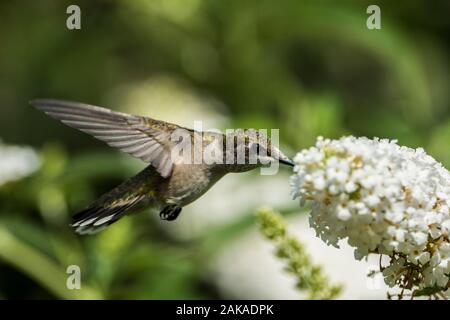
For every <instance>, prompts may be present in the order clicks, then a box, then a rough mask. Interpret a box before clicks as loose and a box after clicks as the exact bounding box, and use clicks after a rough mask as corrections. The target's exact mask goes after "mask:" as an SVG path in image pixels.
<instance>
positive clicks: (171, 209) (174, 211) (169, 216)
mask: <svg viewBox="0 0 450 320" xmlns="http://www.w3.org/2000/svg"><path fill="white" fill-rule="evenodd" d="M181 209H182V208H181V207H178V206H176V205H169V206H167V207H164V209H163V210H162V211H161V212H160V213H159V217H160V218H161V219H162V220H166V221H173V220H175V219H176V218H178V215H179V214H180V212H181Z"/></svg>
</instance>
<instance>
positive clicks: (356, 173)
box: [291, 136, 450, 291]
mask: <svg viewBox="0 0 450 320" xmlns="http://www.w3.org/2000/svg"><path fill="white" fill-rule="evenodd" d="M294 162H295V163H296V166H295V168H294V172H295V174H294V175H293V176H292V177H291V187H292V193H293V195H294V197H295V198H296V197H298V198H300V200H301V201H302V202H304V201H305V200H312V211H311V215H310V225H311V226H312V227H313V228H314V229H315V230H316V233H317V235H318V236H319V237H320V238H321V239H322V240H323V241H325V242H326V243H327V244H330V245H333V246H335V247H338V242H339V241H340V240H341V239H347V241H348V243H349V244H350V245H351V246H353V247H354V248H355V258H356V259H358V260H360V259H362V258H364V257H366V256H367V255H368V254H370V253H378V254H386V255H388V256H390V258H391V260H390V264H389V265H388V266H387V267H384V268H382V271H383V276H384V278H385V281H386V283H387V284H388V285H389V286H391V287H393V286H394V285H399V286H400V287H401V288H404V289H412V290H421V289H425V288H435V289H437V291H439V290H445V289H446V288H448V287H449V279H450V278H449V276H450V240H449V232H450V209H449V208H450V173H449V171H447V170H446V169H445V168H444V167H443V166H442V165H441V164H440V163H438V162H437V161H436V160H435V159H433V158H432V157H431V156H429V155H427V154H426V153H425V152H424V150H423V149H421V148H418V149H411V148H407V147H403V146H399V145H398V144H397V143H396V141H394V140H386V139H377V138H376V139H373V140H371V139H368V138H355V137H351V136H349V137H343V138H341V139H339V140H329V139H324V138H322V137H319V138H318V140H317V143H316V145H315V146H314V147H311V148H309V149H306V150H303V151H301V152H299V153H298V154H297V155H296V157H295V159H294Z"/></svg>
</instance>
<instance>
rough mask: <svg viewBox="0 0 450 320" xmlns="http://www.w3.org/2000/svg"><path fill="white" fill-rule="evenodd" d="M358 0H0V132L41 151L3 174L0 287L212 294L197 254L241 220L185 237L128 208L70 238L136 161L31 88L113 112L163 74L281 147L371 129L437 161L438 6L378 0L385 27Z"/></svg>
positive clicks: (443, 95)
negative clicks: (71, 279) (76, 9)
mask: <svg viewBox="0 0 450 320" xmlns="http://www.w3.org/2000/svg"><path fill="white" fill-rule="evenodd" d="M69 4H78V5H79V6H80V8H81V11H82V29H81V30H79V31H69V30H67V28H66V26H65V24H66V18H67V14H66V8H67V6H68V5H69ZM369 4H373V3H372V1H366V0H362V1H356V0H355V1H350V0H346V1H331V0H330V1H317V0H315V1H313V0H303V1H299V0H283V1H269V0H258V1H257V0H251V1H237V0H230V1H219V0H193V1H182V0H154V1H145V0H138V1H113V0H109V1H108V0H104V1H89V0H84V1H76V0H73V1H52V0H40V1H23V2H17V1H15V2H13V1H2V2H0V21H2V26H3V28H1V29H0V39H2V44H1V48H0V84H1V85H0V101H1V105H0V138H1V139H2V140H3V141H5V142H7V143H11V144H20V145H22V144H26V145H32V146H34V147H36V148H37V149H38V150H39V151H40V153H41V155H42V157H43V165H42V167H41V169H40V170H39V171H38V172H36V173H35V174H34V175H32V176H31V177H28V178H26V179H23V180H20V181H16V182H11V183H8V184H6V185H2V186H0V298H121V299H122V298H137V299H141V298H156V299H161V298H214V297H218V293H217V291H216V288H215V287H214V283H213V282H212V281H211V279H208V278H206V277H205V275H204V274H205V269H206V268H207V262H208V260H209V259H210V257H211V255H212V254H213V253H214V252H215V251H216V248H217V247H218V246H220V245H221V244H224V243H226V241H227V239H229V238H231V237H233V235H234V234H236V233H238V232H240V231H241V230H245V229H246V228H247V226H249V225H252V224H253V223H254V221H253V220H252V221H250V220H249V219H248V218H246V219H247V220H243V221H238V222H236V224H231V225H227V226H224V227H223V228H220V230H213V231H211V232H210V233H209V234H208V236H207V238H206V240H205V239H203V241H199V242H194V243H191V242H177V241H175V240H173V239H171V238H170V237H168V236H167V234H165V233H164V232H162V231H161V229H159V228H158V227H156V226H154V225H152V223H149V221H148V217H146V216H145V215H137V216H135V217H133V219H124V220H123V221H121V222H120V223H119V224H117V225H114V226H113V227H111V229H110V230H108V231H107V232H104V233H101V234H99V235H98V236H95V237H86V238H80V237H77V236H75V235H74V234H73V233H72V231H71V230H70V228H69V227H68V222H69V221H70V215H71V214H72V213H74V212H76V210H79V209H81V208H82V207H84V206H85V205H86V204H88V203H89V202H90V201H92V200H94V199H95V198H96V197H98V196H99V195H100V194H101V193H103V192H105V191H107V190H108V189H110V188H112V187H113V186H115V185H116V184H118V183H119V182H120V181H122V180H123V179H124V178H126V177H129V176H131V175H133V174H134V173H136V172H137V171H138V170H139V167H138V165H137V164H136V163H135V162H132V161H130V160H129V159H128V158H126V157H122V156H120V155H118V154H117V153H115V152H114V151H110V152H108V151H101V152H100V151H98V150H99V149H98V148H99V147H98V146H99V143H98V142H95V141H94V140H93V139H89V138H85V137H81V134H80V133H78V132H75V130H70V129H68V128H66V127H64V126H62V125H59V124H56V123H55V122H54V120H52V119H50V118H46V117H44V116H43V115H42V114H40V113H38V112H37V111H35V110H33V109H31V108H30V107H29V106H28V105H27V101H28V100H30V99H33V98H37V97H51V98H63V99H68V100H76V101H83V102H88V103H92V104H97V105H103V106H108V107H110V108H113V109H116V110H121V109H122V110H123V108H124V106H122V105H120V100H116V99H115V98H114V97H115V96H114V94H112V92H117V90H119V89H120V88H123V87H124V86H133V85H134V84H139V83H142V82H144V81H146V80H148V79H150V78H152V77H154V76H157V75H166V76H168V77H171V78H173V79H177V80H179V81H182V82H184V83H187V84H188V85H189V86H190V87H191V88H194V90H195V91H196V92H206V93H207V94H208V95H209V96H212V97H214V98H215V99H217V100H218V101H220V102H221V103H223V105H225V106H226V109H227V113H228V114H229V115H230V117H231V119H230V120H231V125H232V126H233V127H256V128H280V138H281V143H282V145H283V146H284V147H285V148H287V149H288V150H290V151H291V153H294V152H295V151H296V150H299V149H300V148H302V147H306V146H309V145H311V144H312V143H313V142H314V140H315V138H316V136H318V135H323V136H327V137H338V136H341V135H343V134H354V135H358V136H359V135H367V136H371V137H372V136H379V137H386V138H392V139H398V140H399V143H400V144H404V145H408V146H411V147H417V146H422V147H424V148H425V149H426V150H427V152H429V153H430V154H432V155H433V156H435V157H436V158H437V159H438V160H439V161H441V162H443V163H444V165H446V166H447V167H450V148H448V141H450V108H449V99H450V96H449V91H448V83H449V51H450V46H449V42H448V39H449V35H450V22H449V21H450V20H449V19H448V13H449V12H450V10H449V9H450V2H448V1H445V0H442V1H432V2H430V1H419V0H412V1H408V2H400V1H399V2H394V1H377V4H378V5H379V6H380V7H381V12H382V29H381V30H373V31H371V30H368V29H367V28H366V24H365V23H366V19H367V14H366V8H367V6H368V5H369ZM154 108H155V109H158V106H155V107H154ZM123 111H129V110H123ZM148 115H150V116H151V115H152V110H148ZM101 150H107V149H106V148H102V149H101ZM0 157H1V154H0ZM0 174H1V172H0ZM200 243H202V244H204V245H200ZM69 264H79V265H80V264H81V267H82V270H85V271H84V272H85V273H86V276H85V277H87V278H83V279H84V280H83V289H82V290H80V291H73V292H72V291H67V290H63V289H61V285H62V284H61V283H65V278H66V274H65V267H64V266H67V265H69Z"/></svg>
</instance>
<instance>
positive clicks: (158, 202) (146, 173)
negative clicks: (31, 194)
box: [30, 100, 292, 234]
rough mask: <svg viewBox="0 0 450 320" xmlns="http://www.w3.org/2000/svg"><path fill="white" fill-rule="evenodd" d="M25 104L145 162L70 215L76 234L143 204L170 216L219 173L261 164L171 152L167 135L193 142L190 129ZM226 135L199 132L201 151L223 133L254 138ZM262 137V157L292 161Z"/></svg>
mask: <svg viewBox="0 0 450 320" xmlns="http://www.w3.org/2000/svg"><path fill="white" fill-rule="evenodd" d="M30 103H31V104H32V105H33V106H34V107H36V108H37V109H39V110H41V111H44V112H45V113H47V114H48V115H50V116H51V117H53V118H56V119H58V120H60V121H61V122H63V123H64V124H66V125H68V126H70V127H73V128H76V129H78V130H81V131H83V132H86V133H88V134H90V135H92V136H94V137H96V138H97V139H99V140H102V141H104V142H106V143H107V144H109V145H110V146H112V147H116V148H118V149H119V150H121V151H122V152H125V153H128V154H130V155H132V156H134V157H136V158H138V159H141V160H142V161H144V162H147V163H149V166H148V167H147V168H145V169H144V170H143V171H141V172H140V173H139V174H137V175H136V176H134V177H132V178H130V179H128V180H126V181H125V182H123V183H122V184H121V185H119V186H118V187H116V188H115V189H113V190H111V191H110V192H108V193H106V194H105V195H103V196H102V197H100V198H99V199H98V200H97V201H95V202H94V203H93V204H91V205H90V206H89V207H88V208H86V209H85V210H83V211H81V212H79V213H78V214H76V215H75V216H74V217H73V223H72V226H73V227H74V228H75V231H76V232H78V233H80V234H91V233H95V232H98V231H100V230H102V229H104V228H105V227H107V226H108V225H110V224H112V223H114V222H115V221H117V220H119V219H120V218H122V217H123V216H125V215H127V214H129V213H132V212H136V211H139V210H141V209H145V208H148V207H152V208H157V209H159V210H160V211H161V213H160V215H161V218H162V219H165V220H174V219H175V218H176V217H177V216H178V214H179V213H180V211H181V209H182V207H184V206H186V205H187V204H189V203H191V202H192V201H195V200H196V199H198V198H199V197H200V196H201V195H203V194H204V193H205V192H206V191H207V190H208V189H209V188H211V186H213V185H214V183H216V182H217V181H218V180H219V179H220V178H222V177H223V176H224V175H225V174H227V173H229V172H243V171H248V170H251V169H254V168H257V167H259V166H261V163H254V164H248V163H246V164H217V163H214V164H206V163H205V162H202V163H199V164H195V163H196V162H194V161H182V160H183V159H181V158H180V157H177V156H174V153H173V152H172V151H173V149H174V148H175V146H176V144H177V143H176V141H174V139H173V135H174V134H175V133H176V134H181V135H183V136H186V137H188V140H190V141H191V142H193V141H194V140H195V139H196V132H195V131H193V130H191V129H187V128H183V127H180V126H178V125H175V124H171V123H167V122H164V121H158V120H154V119H151V118H148V117H142V116H134V115H129V114H125V113H121V112H114V111H111V110H108V109H105V108H101V107H97V106H92V105H87V104H83V103H76V102H68V101H60V100H34V101H31V102H30ZM230 135H231V136H228V137H226V136H225V135H222V134H219V133H215V132H204V133H203V134H202V135H201V139H202V140H201V142H200V145H201V146H202V149H201V150H204V149H207V148H208V146H210V147H211V146H212V147H213V148H221V147H223V146H224V145H223V143H225V141H226V140H227V139H226V138H231V140H233V139H234V140H236V139H240V138H243V139H244V141H245V147H246V148H247V149H248V148H250V146H251V145H253V144H255V143H257V141H259V140H258V136H257V135H256V136H254V135H246V134H245V133H244V131H237V132H235V133H232V134H230ZM268 141H269V142H268V145H265V148H267V150H268V152H267V154H268V156H269V157H273V158H274V159H276V160H279V161H280V162H284V163H286V164H291V165H292V162H291V161H290V160H289V159H288V158H287V157H286V156H285V155H283V154H282V153H281V151H279V150H278V149H277V148H275V147H274V146H272V145H271V143H270V140H268ZM193 145H194V146H195V144H193ZM202 152H203V151H202ZM231 152H232V154H231V155H230V154H228V155H227V154H226V152H225V153H224V154H223V157H224V158H225V157H226V156H231V157H235V152H236V150H231ZM193 153H195V152H193ZM184 160H186V159H184ZM189 160H194V159H193V158H192V159H189ZM247 160H248V159H247ZM224 163H226V161H225V159H224Z"/></svg>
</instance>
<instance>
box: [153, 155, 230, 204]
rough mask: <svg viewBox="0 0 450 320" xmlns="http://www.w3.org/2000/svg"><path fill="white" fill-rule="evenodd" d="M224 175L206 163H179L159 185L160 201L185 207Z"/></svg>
mask: <svg viewBox="0 0 450 320" xmlns="http://www.w3.org/2000/svg"><path fill="white" fill-rule="evenodd" d="M222 176H223V174H219V173H216V172H213V171H212V170H210V168H209V167H208V166H207V165H204V164H177V165H175V166H174V168H173V171H172V174H171V176H170V177H169V178H167V179H165V180H164V182H163V183H161V184H160V185H159V188H158V198H159V202H162V203H161V204H162V205H167V204H176V205H178V206H180V207H183V206H185V205H187V204H189V203H191V202H193V201H195V200H197V199H198V198H199V197H200V196H202V195H203V194H204V193H205V192H206V191H208V190H209V188H211V187H212V186H213V185H214V183H216V182H217V181H218V180H219V179H220V178H221V177H222Z"/></svg>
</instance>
